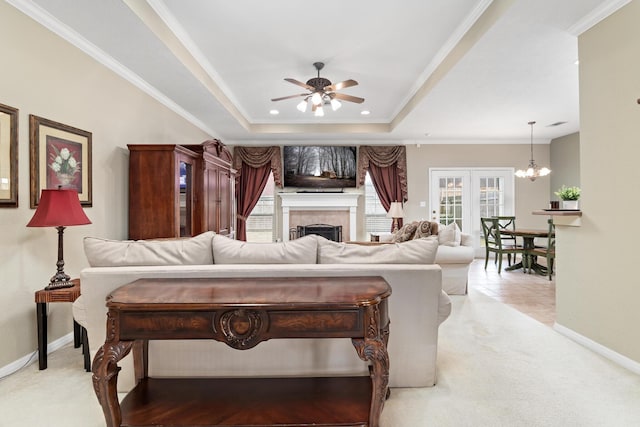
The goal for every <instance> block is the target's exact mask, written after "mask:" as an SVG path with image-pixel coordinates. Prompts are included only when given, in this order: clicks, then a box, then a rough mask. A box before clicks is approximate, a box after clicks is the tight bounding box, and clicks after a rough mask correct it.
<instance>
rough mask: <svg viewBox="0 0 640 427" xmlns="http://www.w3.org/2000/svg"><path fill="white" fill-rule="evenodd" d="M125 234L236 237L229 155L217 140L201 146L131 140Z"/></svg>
mask: <svg viewBox="0 0 640 427" xmlns="http://www.w3.org/2000/svg"><path fill="white" fill-rule="evenodd" d="M128 147H129V238H130V239H134V240H137V239H151V238H166V237H188V236H195V235H197V234H200V233H203V232H205V231H209V230H211V231H215V232H216V233H219V234H222V235H226V236H229V237H232V238H234V237H235V217H236V202H235V179H236V171H235V170H234V169H233V168H232V167H231V161H232V159H231V154H230V153H229V150H227V148H226V147H225V146H224V144H222V143H221V142H220V141H218V140H209V141H205V142H203V143H202V144H200V145H160V144H129V145H128Z"/></svg>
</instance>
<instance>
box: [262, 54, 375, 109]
mask: <svg viewBox="0 0 640 427" xmlns="http://www.w3.org/2000/svg"><path fill="white" fill-rule="evenodd" d="M313 66H314V67H315V68H316V70H317V72H318V76H317V77H312V78H310V79H309V80H307V82H306V83H302V82H301V81H299V80H296V79H292V78H285V80H286V81H288V82H289V83H293V84H295V85H298V86H301V87H303V88H305V89H307V90H308V91H309V92H307V93H300V94H297V95H290V96H283V97H280V98H272V99H271V101H283V100H285V99H291V98H297V97H300V96H303V97H304V99H303V100H302V101H300V103H298V105H297V106H296V108H297V109H298V110H299V111H300V112H302V113H304V112H306V111H307V107H308V105H309V104H311V107H312V109H311V111H312V112H313V113H314V115H315V116H316V117H322V116H324V108H323V106H324V105H330V106H331V109H332V110H333V111H337V110H338V109H339V108H340V107H342V103H341V102H340V100H342V101H348V102H355V103H356V104H362V103H363V102H364V98H360V97H357V96H352V95H345V94H342V93H338V92H336V91H337V90H341V89H344V88H348V87H351V86H356V85H357V84H358V82H357V81H355V80H353V79H349V80H345V81H342V82H340V83H336V84H332V83H331V80H328V79H325V78H324V77H320V70H322V69H323V68H324V63H322V62H314V63H313Z"/></svg>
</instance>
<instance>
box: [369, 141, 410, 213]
mask: <svg viewBox="0 0 640 427" xmlns="http://www.w3.org/2000/svg"><path fill="white" fill-rule="evenodd" d="M370 164H373V165H375V166H377V167H379V168H387V167H390V166H393V165H395V166H396V168H397V169H396V172H397V175H398V176H397V179H398V183H399V185H400V191H401V193H402V194H401V196H402V197H401V198H400V197H397V198H395V200H397V201H406V200H407V199H408V197H407V149H406V147H405V146H403V145H394V146H370V145H362V146H360V148H359V150H358V186H361V185H364V179H365V176H366V174H367V170H368V169H369V165H370ZM398 196H399V195H398ZM393 200H394V199H392V201H393Z"/></svg>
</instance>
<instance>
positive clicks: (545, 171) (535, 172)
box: [516, 122, 551, 181]
mask: <svg viewBox="0 0 640 427" xmlns="http://www.w3.org/2000/svg"><path fill="white" fill-rule="evenodd" d="M528 124H529V126H531V160H529V167H528V168H527V169H525V170H523V169H519V170H518V171H516V176H517V177H518V178H529V179H530V180H531V181H535V180H536V178H538V177H540V176H547V175H549V174H550V173H551V169H549V168H546V167H543V168H541V167H538V165H537V164H536V162H535V160H533V125H535V124H536V122H529V123H528Z"/></svg>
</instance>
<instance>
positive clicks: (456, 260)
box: [378, 221, 475, 295]
mask: <svg viewBox="0 0 640 427" xmlns="http://www.w3.org/2000/svg"><path fill="white" fill-rule="evenodd" d="M425 224H429V226H428V227H424V225H425ZM431 224H432V225H431ZM411 225H415V228H414V229H413V230H409V231H405V233H406V234H404V235H403V230H402V229H400V230H398V232H396V233H379V234H378V238H379V241H380V242H384V243H388V242H392V241H394V240H395V241H398V240H400V241H408V240H411V239H413V238H414V235H416V233H417V234H419V233H420V230H421V229H425V228H428V229H429V233H433V232H434V229H435V233H437V234H434V235H436V236H437V237H438V243H439V245H438V253H437V254H436V260H435V263H436V264H438V265H440V267H441V268H442V290H443V291H445V292H446V293H447V294H448V295H466V294H467V287H468V283H469V267H470V266H471V262H473V258H474V256H475V254H474V249H473V243H472V239H471V235H470V234H465V233H462V232H460V230H459V229H458V227H457V225H455V223H451V224H449V225H448V226H444V225H439V224H437V223H434V222H429V221H414V222H412V223H409V224H407V225H405V226H404V227H403V228H408V227H411ZM416 229H417V231H416ZM412 231H413V232H412ZM400 236H402V237H400ZM404 239H408V240H404Z"/></svg>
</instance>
